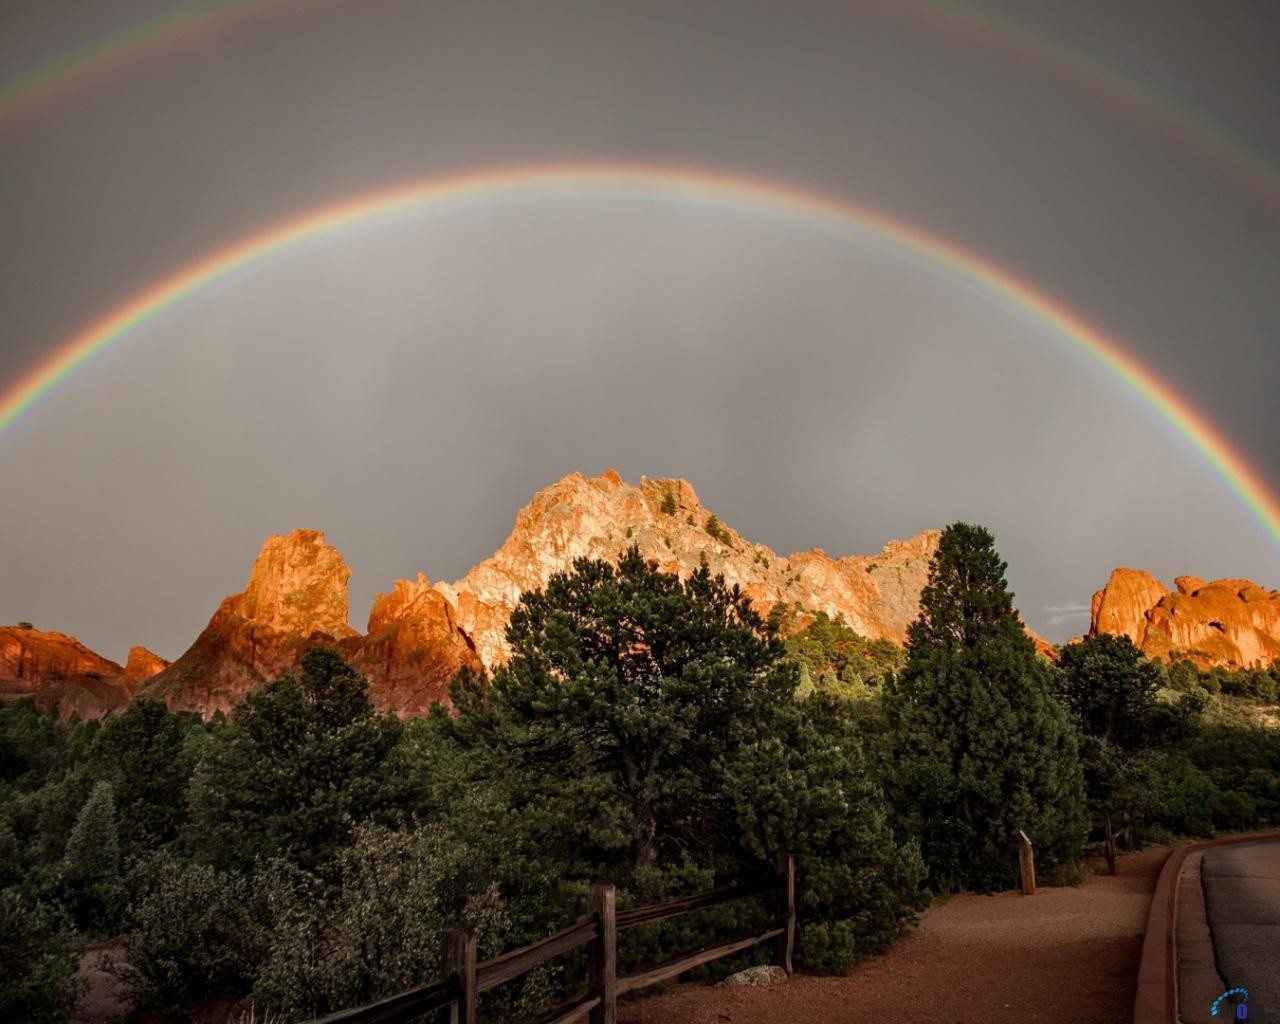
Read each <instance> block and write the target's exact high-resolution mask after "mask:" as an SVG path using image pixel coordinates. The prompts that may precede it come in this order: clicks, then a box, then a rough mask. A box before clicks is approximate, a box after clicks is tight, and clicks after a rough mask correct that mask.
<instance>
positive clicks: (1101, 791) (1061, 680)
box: [1055, 633, 1195, 874]
mask: <svg viewBox="0 0 1280 1024" xmlns="http://www.w3.org/2000/svg"><path fill="white" fill-rule="evenodd" d="M1165 678H1166V677H1165V675H1164V673H1162V672H1161V669H1160V666H1158V665H1157V664H1156V663H1155V662H1152V661H1148V660H1147V659H1146V658H1145V657H1144V656H1143V654H1142V652H1141V651H1140V650H1138V648H1137V647H1136V646H1134V644H1133V642H1132V641H1131V640H1130V639H1129V638H1128V637H1126V636H1111V635H1109V634H1105V633H1104V634H1100V635H1098V636H1090V637H1086V638H1085V639H1083V640H1081V641H1080V642H1079V643H1074V644H1068V645H1067V646H1066V647H1064V648H1063V649H1062V651H1061V653H1060V654H1059V657H1058V671H1057V673H1056V676H1055V679H1056V684H1057V692H1058V696H1059V698H1060V699H1061V701H1062V703H1063V704H1064V705H1065V706H1066V707H1067V709H1068V711H1070V712H1071V715H1072V717H1073V718H1074V720H1075V724H1076V727H1077V729H1079V731H1080V734H1081V744H1080V757H1081V761H1082V765H1083V768H1084V779H1085V791H1086V794H1087V796H1088V801H1089V809H1090V812H1091V814H1092V817H1093V820H1094V823H1095V825H1096V826H1097V827H1098V828H1099V829H1100V830H1101V832H1102V840H1103V843H1104V846H1105V851H1106V856H1107V863H1108V866H1109V867H1110V869H1111V871H1112V873H1113V874H1114V873H1115V870H1116V838H1117V836H1118V835H1119V833H1120V832H1121V830H1122V828H1127V829H1129V830H1130V837H1131V839H1132V838H1133V832H1132V830H1133V829H1134V828H1137V827H1139V826H1141V825H1144V824H1147V823H1148V822H1150V821H1152V820H1153V819H1157V818H1159V817H1160V815H1161V814H1162V808H1161V805H1160V803H1159V801H1158V800H1156V799H1154V798H1153V795H1152V794H1153V792H1154V790H1153V788H1152V787H1153V778H1152V775H1153V765H1152V762H1151V760H1150V758H1148V757H1146V756H1145V751H1147V750H1148V749H1149V748H1151V747H1153V746H1155V745H1157V744H1159V743H1162V742H1164V741H1165V740H1166V739H1167V738H1168V737H1169V736H1171V735H1174V734H1177V733H1179V732H1181V731H1182V730H1181V727H1180V726H1178V724H1177V715H1176V713H1173V714H1171V713H1169V712H1164V711H1163V709H1161V707H1160V705H1159V703H1158V699H1157V697H1158V694H1159V691H1160V688H1161V683H1162V682H1163V681H1164V679H1165ZM1194 703H1195V702H1194V701H1191V702H1189V703H1188V702H1187V701H1186V698H1185V697H1184V698H1182V699H1180V701H1179V705H1184V704H1185V705H1186V706H1187V707H1190V706H1192V705H1194Z"/></svg>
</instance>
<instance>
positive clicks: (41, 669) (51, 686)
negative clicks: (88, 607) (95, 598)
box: [0, 626, 133, 718]
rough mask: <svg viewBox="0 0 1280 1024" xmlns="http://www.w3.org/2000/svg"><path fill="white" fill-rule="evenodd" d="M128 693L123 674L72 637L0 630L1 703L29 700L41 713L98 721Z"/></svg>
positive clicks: (7, 628)
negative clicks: (24, 698)
mask: <svg viewBox="0 0 1280 1024" xmlns="http://www.w3.org/2000/svg"><path fill="white" fill-rule="evenodd" d="M132 690H133V686H132V683H131V681H129V680H126V679H125V678H124V669H122V668H121V667H120V666H119V665H117V664H116V663H115V662H114V661H110V660H108V659H106V658H104V657H102V656H101V655H99V654H95V653H94V652H93V651H91V650H89V648H87V647H85V646H84V644H82V643H80V641H79V640H77V639H76V638H75V637H73V636H67V635H66V634H65V633H54V632H46V631H44V630H39V629H22V628H18V627H15V626H0V703H4V704H10V703H13V702H15V701H18V700H21V699H22V698H23V697H32V698H34V699H35V702H36V707H38V708H39V709H40V710H41V711H48V710H50V709H52V708H57V709H58V710H59V711H60V712H61V713H62V714H63V715H70V714H73V713H74V714H78V715H80V717H81V718H99V717H101V716H102V715H104V714H106V713H107V712H108V711H111V710H112V709H114V708H118V707H123V706H124V704H125V703H127V702H128V700H129V697H130V695H131V694H132Z"/></svg>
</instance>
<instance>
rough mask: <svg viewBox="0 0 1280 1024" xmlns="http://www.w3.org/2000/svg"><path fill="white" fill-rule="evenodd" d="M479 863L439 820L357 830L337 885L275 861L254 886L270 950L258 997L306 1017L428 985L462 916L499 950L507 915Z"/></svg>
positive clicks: (487, 946)
mask: <svg viewBox="0 0 1280 1024" xmlns="http://www.w3.org/2000/svg"><path fill="white" fill-rule="evenodd" d="M475 866H476V865H475V864H474V861H473V859H472V858H471V857H470V856H468V851H467V850H466V849H465V848H464V847H463V846H462V845H461V844H460V843H458V842H457V841H456V839H454V838H452V837H450V836H449V835H448V834H447V833H446V832H445V831H444V830H443V829H441V828H439V827H435V826H423V827H418V828H413V829H409V830H405V831H399V832H395V831H391V830H389V829H386V828H383V827H381V826H375V825H363V826H361V827H360V828H358V829H357V830H356V833H355V836H354V839H353V842H352V845H351V846H350V847H348V848H347V849H345V850H343V851H342V853H341V854H339V856H338V860H337V863H336V873H335V881H334V884H332V885H326V884H325V883H324V882H323V881H322V880H320V879H318V878H317V877H316V876H314V875H310V874H308V873H306V872H304V871H301V870H299V869H298V868H295V867H293V866H292V865H290V864H288V863H287V862H284V861H279V860H277V861H273V862H272V863H271V864H270V865H269V866H268V868H267V869H266V870H265V871H264V872H263V873H262V874H261V875H260V876H259V878H258V881H257V883H256V890H257V891H256V893H255V902H256V903H257V904H258V905H259V906H260V907H261V908H262V909H263V911H264V913H263V914H262V915H261V927H262V928H263V930H264V935H265V942H264V944H265V946H266V953H265V956H264V959H263V963H262V966H261V970H260V972H259V974H258V980H257V983H256V984H255V986H254V999H255V1000H256V1001H258V1002H259V1003H261V1004H262V1005H265V1006H269V1007H272V1008H275V1009H278V1010H280V1011H282V1012H284V1013H285V1014H286V1015H288V1016H289V1017H290V1018H291V1019H301V1018H309V1017H312V1016H317V1015H319V1014H321V1013H326V1012H330V1011H333V1010H338V1009H342V1008H344V1007H347V1006H356V1005H359V1004H361V1003H365V1002H370V1001H372V1000H374V999H379V998H381V997H383V996H387V995H392V994H394V993H396V992H399V991H402V990H404V989H406V988H409V987H410V986H413V985H421V984H425V983H427V982H428V981H430V980H432V978H434V976H435V965H436V964H437V963H439V955H440V945H441V937H442V935H443V933H444V930H445V929H446V928H447V927H449V926H450V925H451V924H453V923H454V922H455V921H459V920H467V921H468V922H470V923H471V924H472V925H473V926H474V927H475V928H476V931H477V940H478V942H479V944H480V947H481V949H482V950H485V951H493V939H494V938H495V936H498V935H499V934H500V932H501V930H502V929H503V928H504V927H505V925H506V919H505V917H504V914H503V907H502V903H501V900H500V899H499V898H498V895H497V892H496V889H495V887H494V886H493V885H492V884H491V883H489V882H487V881H486V880H485V879H483V878H481V877H479V875H478V873H477V872H476V871H475ZM482 955H483V954H482Z"/></svg>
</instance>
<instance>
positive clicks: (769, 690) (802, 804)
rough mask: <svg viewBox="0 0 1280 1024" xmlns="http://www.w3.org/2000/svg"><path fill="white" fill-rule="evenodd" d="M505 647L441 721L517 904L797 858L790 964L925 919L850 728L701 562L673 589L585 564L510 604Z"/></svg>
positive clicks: (645, 573)
mask: <svg viewBox="0 0 1280 1024" xmlns="http://www.w3.org/2000/svg"><path fill="white" fill-rule="evenodd" d="M507 640H508V642H509V643H510V644H511V648H512V657H511V659H510V661H508V662H507V664H506V665H504V666H502V667H500V668H499V669H497V671H496V672H495V673H494V676H493V681H492V685H490V686H487V687H486V686H485V685H484V680H483V679H481V678H480V677H479V676H477V675H475V674H473V673H469V672H463V673H460V674H459V676H458V677H457V678H455V680H454V684H453V687H452V694H453V700H454V707H455V710H456V717H453V718H447V717H445V716H443V715H441V716H438V717H437V718H436V719H435V720H434V721H436V722H437V723H438V724H439V725H440V726H441V727H442V728H443V729H444V730H445V733H446V735H447V736H448V737H449V738H450V739H452V741H453V742H454V743H456V744H457V746H458V748H459V754H460V757H459V760H460V761H461V762H462V763H464V764H467V765H468V766H469V767H468V778H466V779H462V780H459V782H458V788H461V789H462V790H464V791H465V792H467V793H468V795H469V799H472V800H475V799H476V794H478V793H483V792H484V790H485V787H486V786H487V787H488V788H489V790H490V791H491V792H492V793H493V794H494V796H495V799H496V800H497V802H498V807H499V809H498V810H497V811H496V813H495V816H494V819H493V827H492V829H490V832H491V833H496V832H498V831H499V830H500V831H501V834H502V836H503V841H502V843H501V850H502V851H504V852H503V853H502V857H504V858H510V862H509V863H508V864H507V865H506V866H503V867H501V868H500V869H499V870H498V871H495V874H496V875H497V876H498V877H499V878H504V879H507V880H508V881H507V882H506V884H505V886H504V888H506V889H507V890H508V891H509V892H511V893H513V894H514V893H517V892H519V891H521V890H526V891H527V890H529V889H530V888H531V887H532V886H533V885H535V884H536V883H538V882H539V880H551V881H552V885H553V888H563V884H564V883H563V880H565V879H578V880H580V881H586V880H589V879H591V878H605V879H608V880H610V881H613V882H614V883H615V884H617V885H618V886H619V889H620V891H624V892H626V893H627V894H628V897H629V898H631V899H633V900H636V901H637V902H645V901H656V900H660V899H663V898H666V897H668V896H671V895H676V894H679V893H687V892H690V891H696V890H698V889H700V888H707V887H709V885H710V884H712V882H713V881H716V880H720V881H723V880H725V879H731V878H733V877H734V876H735V874H737V873H739V872H743V873H746V874H748V875H751V874H755V873H758V872H759V871H761V870H763V869H764V867H765V865H767V864H769V863H771V862H772V859H773V857H774V856H775V855H776V854H778V853H779V852H782V851H784V850H785V851H790V852H792V853H794V854H795V855H796V857H797V862H798V863H799V865H800V868H799V871H800V881H799V883H798V884H799V893H798V899H799V901H800V906H801V907H802V908H803V913H804V915H805V916H804V923H803V925H802V928H801V935H800V949H801V956H802V957H803V958H804V960H805V962H806V963H808V964H809V965H810V966H812V967H814V968H815V969H820V970H842V969H845V968H847V967H848V966H849V963H850V962H851V960H852V959H853V958H855V957H856V956H860V955H862V954H863V953H865V952H869V951H870V950H872V949H875V948H878V946H879V944H881V943H882V942H883V941H885V940H886V939H887V938H889V937H891V936H892V935H894V934H896V933H897V932H898V931H899V930H900V929H901V927H902V926H903V924H904V922H905V920H906V919H908V918H909V917H910V916H911V914H912V913H913V912H914V910H915V909H916V908H917V906H918V891H919V883H920V880H921V877H922V875H923V865H922V863H921V862H920V858H919V852H918V850H917V849H916V847H915V846H914V844H911V843H909V842H906V843H904V842H902V840H901V839H900V838H898V837H895V836H894V835H893V833H892V831H891V829H890V827H889V824H888V815H887V811H886V808H885V805H884V801H883V796H882V793H881V792H880V789H879V787H878V785H877V783H876V781H875V779H874V777H873V776H872V774H871V773H870V772H868V771H867V768H866V764H865V761H864V758H863V752H862V749H861V745H860V740H859V737H858V735H857V733H856V730H855V729H854V726H853V722H852V718H851V716H850V715H849V714H848V713H847V712H846V711H845V710H844V709H842V708H840V707H839V706H835V705H832V704H830V703H828V702H826V701H824V700H822V699H821V698H820V697H819V696H814V697H812V698H810V699H809V700H804V701H798V700H796V684H797V680H798V671H797V669H796V667H795V666H794V665H793V664H791V663H790V662H789V661H788V660H787V659H786V658H785V657H784V653H783V648H782V644H781V642H780V641H779V639H778V637H777V635H776V633H775V632H774V630H773V629H772V628H771V627H770V626H769V625H768V624H767V623H765V622H764V621H763V620H762V619H761V618H760V616H759V615H758V614H757V613H756V612H755V611H754V609H753V608H752V606H751V602H750V601H749V600H748V599H747V597H746V595H745V594H743V593H742V592H741V591H740V590H739V589H738V588H737V587H730V586H728V585H727V584H726V583H725V581H724V578H723V577H721V576H712V574H711V572H710V570H709V569H708V568H707V567H706V566H705V565H704V566H702V567H700V568H699V569H698V570H696V571H695V572H694V573H693V574H692V575H690V577H689V578H688V579H687V580H681V579H680V578H679V577H677V576H675V575H672V574H669V573H664V572H661V571H660V570H659V569H658V566H657V564H656V563H653V562H646V561H645V560H644V559H643V557H642V556H641V555H640V553H639V551H638V550H637V549H636V548H635V547H632V548H631V549H630V550H629V551H627V552H626V553H625V554H624V555H623V557H622V558H621V559H620V561H619V563H618V565H617V566H616V567H615V566H614V565H612V564H610V563H608V562H604V561H593V560H589V559H585V558H583V559H578V560H577V561H575V562H574V565H573V570H572V572H569V573H558V574H556V575H554V576H552V577H551V579H550V580H548V582H547V585H546V588H545V590H543V591H540V592H532V593H527V594H525V595H524V596H523V597H522V598H521V601H520V605H519V607H518V608H517V609H516V610H515V612H514V613H513V614H512V616H511V620H510V624H509V625H508V628H507ZM495 783H496V784H495ZM491 845H492V844H491ZM547 900H548V904H549V905H545V906H542V907H540V908H539V910H540V913H539V914H538V915H537V916H535V915H534V914H532V913H529V912H528V911H527V910H525V909H522V908H524V907H526V906H527V904H526V903H525V902H523V901H522V900H515V899H513V902H512V903H511V905H510V907H511V911H510V912H511V913H512V915H513V918H515V919H517V920H523V919H525V918H528V919H530V920H532V921H534V923H535V924H536V925H537V928H538V929H542V928H545V920H546V919H547V917H548V916H552V917H554V916H556V915H557V914H561V913H563V910H562V908H560V907H559V906H558V905H557V904H555V903H554V901H553V899H552V897H550V896H549V897H547ZM732 913H737V911H732ZM565 916H568V917H572V916H573V915H572V914H569V915H565ZM722 923H723V922H722ZM728 923H729V924H730V925H732V924H733V922H732V921H730V922H728ZM740 923H743V924H745V921H743V922H740ZM682 927H684V926H683V925H682ZM539 934H541V931H533V932H531V934H530V936H529V937H530V938H532V937H536V936H537V935H539ZM681 935H682V937H683V941H684V942H685V943H686V944H687V943H688V942H689V940H690V937H691V936H690V934H689V933H685V932H681ZM694 937H697V936H696V935H695V936H694ZM707 938H710V936H707ZM653 952H654V953H655V954H656V953H659V952H661V949H655V950H653Z"/></svg>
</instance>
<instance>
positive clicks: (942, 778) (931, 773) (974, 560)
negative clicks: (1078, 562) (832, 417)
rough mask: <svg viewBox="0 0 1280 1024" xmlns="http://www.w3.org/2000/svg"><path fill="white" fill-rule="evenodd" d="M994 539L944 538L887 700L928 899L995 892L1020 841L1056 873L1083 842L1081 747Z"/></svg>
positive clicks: (897, 783)
mask: <svg viewBox="0 0 1280 1024" xmlns="http://www.w3.org/2000/svg"><path fill="white" fill-rule="evenodd" d="M1005 568H1006V566H1005V563H1004V562H1003V561H1001V560H1000V556H999V555H998V554H997V552H996V550H995V542H994V539H993V538H992V536H991V534H990V533H989V532H988V531H987V530H985V529H983V528H981V527H978V526H970V525H968V524H966V523H957V524H955V525H953V526H950V527H948V528H947V529H946V531H945V532H944V533H943V535H942V541H941V544H940V546H939V549H938V552H937V554H936V555H934V558H933V562H932V564H931V566H930V570H929V582H928V585H927V586H926V587H925V589H924V592H923V593H922V594H921V599H920V617H919V619H917V620H916V621H915V622H914V623H913V624H912V625H911V627H910V630H909V631H908V638H907V664H906V667H905V668H904V669H903V671H902V673H901V675H900V676H899V677H898V678H897V679H896V680H892V681H891V683H890V685H889V686H888V688H887V691H888V692H887V706H886V711H887V713H888V717H889V722H890V726H891V736H892V752H891V760H892V762H893V770H892V772H891V773H890V778H891V785H892V787H893V788H894V789H896V793H895V796H896V797H897V799H898V801H899V806H900V808H901V809H902V811H903V812H904V813H905V815H906V817H907V821H908V823H909V827H910V828H911V829H912V830H913V831H914V832H915V833H916V834H917V835H918V836H919V837H920V841H921V846H922V849H923V852H924V856H925V862H926V863H927V864H928V865H929V869H930V874H931V881H932V884H933V885H934V886H935V887H936V888H949V887H962V888H966V889H974V890H982V891H990V890H994V889H998V888H1003V887H1005V886H1008V885H1011V884H1012V883H1013V882H1014V881H1015V879H1016V877H1017V837H1018V831H1019V830H1023V831H1025V832H1026V833H1027V834H1028V836H1030V838H1031V840H1032V842H1033V843H1034V844H1035V847H1036V859H1037V862H1038V864H1039V865H1040V866H1041V867H1043V868H1046V869H1051V868H1053V867H1054V866H1055V865H1057V864H1062V863H1066V862H1068V861H1070V860H1072V859H1073V858H1074V857H1075V856H1076V855H1077V853H1078V850H1079V847H1080V843H1081V842H1082V840H1083V838H1084V793H1083V783H1082V778H1081V771H1080V763H1079V760H1078V756H1077V739H1076V733H1075V730H1074V728H1073V727H1072V725H1071V723H1070V720H1069V719H1068V716H1067V713H1066V711H1065V710H1064V709H1063V708H1062V707H1061V705H1059V704H1058V703H1057V702H1056V701H1055V700H1054V698H1053V696H1052V692H1051V672H1052V669H1051V667H1050V666H1049V665H1048V663H1046V662H1045V661H1043V660H1042V659H1041V658H1039V656H1038V655H1037V654H1036V652H1035V648H1034V646H1033V644H1032V642H1031V640H1030V638H1029V637H1028V636H1027V634H1026V632H1025V630H1024V629H1023V628H1022V624H1021V622H1020V621H1019V619H1018V616H1017V613H1016V612H1015V611H1014V608H1013V595H1012V594H1011V593H1010V592H1009V589H1008V586H1007V584H1006V582H1005V578H1004V573H1005Z"/></svg>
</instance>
